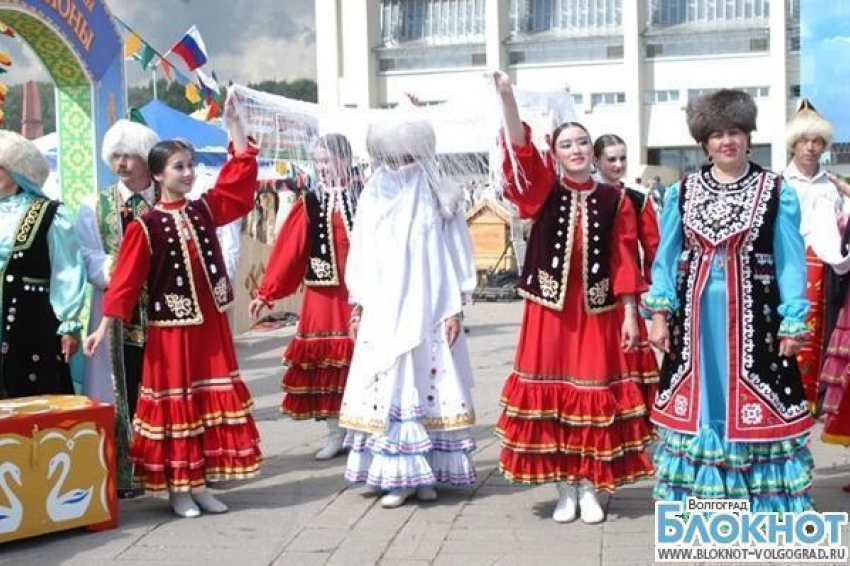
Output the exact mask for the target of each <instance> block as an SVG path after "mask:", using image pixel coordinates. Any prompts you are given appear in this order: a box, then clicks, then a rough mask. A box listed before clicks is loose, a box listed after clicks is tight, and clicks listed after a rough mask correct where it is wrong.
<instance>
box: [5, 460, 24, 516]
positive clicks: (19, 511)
mask: <svg viewBox="0 0 850 566" xmlns="http://www.w3.org/2000/svg"><path fill="white" fill-rule="evenodd" d="M6 474H9V476H11V477H12V479H13V480H15V481H16V482H17V483H18V485H23V483H22V482H21V469H20V468H19V467H17V466H16V465H15V464H13V463H12V462H3V463H2V464H0V489H2V490H3V493H4V494H5V495H6V498H7V499H8V500H9V506H8V507H4V506H2V505H0V533H14V532H15V531H17V530H18V528H19V527H20V526H21V523H22V522H23V520H24V506H23V505H21V500H20V499H18V498H17V496H15V494H14V493H13V492H12V490H11V489H10V488H9V484H8V483H6Z"/></svg>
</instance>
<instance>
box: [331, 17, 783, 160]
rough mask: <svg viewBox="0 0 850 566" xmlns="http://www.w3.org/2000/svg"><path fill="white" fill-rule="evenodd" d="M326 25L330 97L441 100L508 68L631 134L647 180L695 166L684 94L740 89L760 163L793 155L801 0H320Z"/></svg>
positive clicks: (364, 104) (605, 128) (581, 113)
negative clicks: (788, 127) (651, 168)
mask: <svg viewBox="0 0 850 566" xmlns="http://www.w3.org/2000/svg"><path fill="white" fill-rule="evenodd" d="M316 33H317V67H318V86H319V103H320V104H327V105H342V106H347V107H351V108H369V107H371V108H376V107H390V106H393V105H395V104H397V103H398V102H399V101H400V100H402V99H403V98H404V97H405V93H415V94H416V95H417V96H418V98H419V100H420V101H421V102H423V103H438V102H440V101H444V100H446V99H448V98H451V97H456V96H459V95H460V96H462V93H463V92H464V89H465V88H467V87H468V85H471V84H472V83H473V82H479V81H481V80H483V79H482V73H483V72H484V71H486V70H487V69H492V68H500V69H502V70H504V71H506V72H507V73H509V74H510V76H511V78H512V80H513V82H514V83H515V84H517V85H518V86H519V87H520V88H523V89H527V90H556V89H560V88H569V89H570V91H571V93H572V95H573V99H574V102H575V105H576V111H577V117H578V120H579V121H580V122H582V123H583V124H584V125H585V126H586V127H587V128H588V130H589V131H590V132H591V134H593V135H601V134H604V133H616V134H618V135H620V136H622V137H623V138H624V139H625V140H626V141H627V143H628V145H629V161H630V163H632V165H633V167H632V172H633V174H637V173H638V169H637V168H635V167H634V164H649V165H664V166H668V167H672V168H674V169H678V170H679V171H682V172H685V171H690V170H693V168H694V167H696V166H698V165H699V164H700V163H701V162H702V160H703V157H702V151H701V150H700V149H699V148H698V147H696V145H695V144H694V142H693V140H692V139H691V137H690V136H689V135H688V131H687V127H686V125H685V115H684V107H685V105H686V104H687V101H688V100H689V98H691V97H694V96H697V95H699V94H701V93H703V92H707V91H711V90H715V89H719V88H742V89H746V90H747V91H748V92H749V93H750V94H752V95H753V97H754V98H755V100H756V102H757V104H758V107H759V117H758V130H757V131H756V132H755V133H754V134H753V144H754V153H753V158H754V159H755V160H757V161H758V162H760V163H762V164H763V165H766V166H769V167H771V168H773V169H774V170H781V169H782V168H783V167H784V166H785V162H786V160H787V152H786V149H785V142H784V129H785V122H786V119H787V116H788V114H789V112H791V111H793V109H794V106H795V104H796V101H797V97H798V96H799V88H800V87H799V74H800V73H799V53H798V52H799V43H800V41H799V2H798V1H797V0H316Z"/></svg>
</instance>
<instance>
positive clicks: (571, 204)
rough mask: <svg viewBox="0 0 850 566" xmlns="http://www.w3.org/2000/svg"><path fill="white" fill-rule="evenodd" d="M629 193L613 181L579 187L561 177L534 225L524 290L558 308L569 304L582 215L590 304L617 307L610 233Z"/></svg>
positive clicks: (594, 309) (589, 307) (590, 308)
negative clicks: (563, 182) (566, 184)
mask: <svg viewBox="0 0 850 566" xmlns="http://www.w3.org/2000/svg"><path fill="white" fill-rule="evenodd" d="M624 194H625V193H624V192H623V191H621V190H620V189H618V188H616V187H612V186H611V185H605V184H597V185H596V187H595V188H594V189H592V190H588V191H580V190H573V189H568V188H566V187H564V186H562V185H561V184H560V183H558V184H557V185H556V186H555V188H554V189H553V190H552V193H551V194H550V195H549V198H548V199H547V200H546V203H545V204H544V205H543V208H542V210H541V211H540V213H539V214H538V216H537V218H536V219H535V221H534V226H533V227H532V228H531V234H530V235H529V237H528V248H527V250H526V255H525V264H524V265H523V268H522V276H521V277H520V284H519V294H520V295H522V296H523V297H525V298H526V299H528V300H530V301H534V302H536V303H539V304H541V305H543V306H545V307H548V308H551V309H554V310H561V309H562V308H563V307H564V296H565V294H566V291H567V281H568V278H569V277H570V256H571V255H572V251H573V245H575V231H576V223H577V221H578V219H579V218H581V221H582V227H581V234H582V240H581V243H580V244H579V245H581V253H582V257H583V269H582V273H581V277H582V280H583V282H584V291H585V301H584V304H585V310H586V311H587V312H588V313H599V312H605V311H607V310H610V309H612V308H614V307H615V306H616V304H617V302H616V297H615V296H614V288H613V284H612V281H611V263H610V257H611V244H612V242H611V239H612V233H613V229H614V221H615V220H616V218H617V214H619V211H620V205H621V203H622V200H623V198H624ZM576 275H578V274H574V275H573V276H576Z"/></svg>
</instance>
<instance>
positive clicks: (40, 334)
mask: <svg viewBox="0 0 850 566" xmlns="http://www.w3.org/2000/svg"><path fill="white" fill-rule="evenodd" d="M58 208H59V203H58V202H55V201H51V200H48V199H46V198H37V199H36V200H35V201H34V202H33V203H32V204H30V206H29V208H28V210H27V211H26V212H25V213H24V215H23V217H22V218H21V222H20V224H19V226H18V229H17V231H16V232H15V241H14V247H13V248H12V253H11V255H10V256H9V260H8V262H7V263H6V266H5V268H4V269H3V272H2V277H3V313H2V314H3V318H2V324H3V325H4V326H3V333H2V335H3V342H2V345H0V354H2V363H0V368H2V376H0V382H2V384H3V389H4V390H5V393H6V394H7V395H9V396H10V397H25V396H29V395H49V394H60V393H62V394H73V392H74V388H73V385H72V384H71V373H70V370H69V369H68V365H67V364H66V363H65V361H64V360H63V359H62V355H61V351H62V346H61V337H60V336H58V335H57V334H56V332H57V330H58V329H59V320H58V319H57V318H56V314H55V313H54V312H53V307H52V306H51V304H50V272H51V269H50V248H49V245H48V240H47V232H48V230H49V229H50V225H51V224H52V223H53V218H54V216H55V215H56V210H57V209H58Z"/></svg>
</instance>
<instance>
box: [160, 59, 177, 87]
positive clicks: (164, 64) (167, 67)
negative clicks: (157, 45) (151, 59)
mask: <svg viewBox="0 0 850 566" xmlns="http://www.w3.org/2000/svg"><path fill="white" fill-rule="evenodd" d="M159 68H160V69H162V75H163V76H164V77H165V80H167V81H168V82H171V81H173V80H174V77H173V76H172V75H171V63H169V62H168V59H160V60H159Z"/></svg>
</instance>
